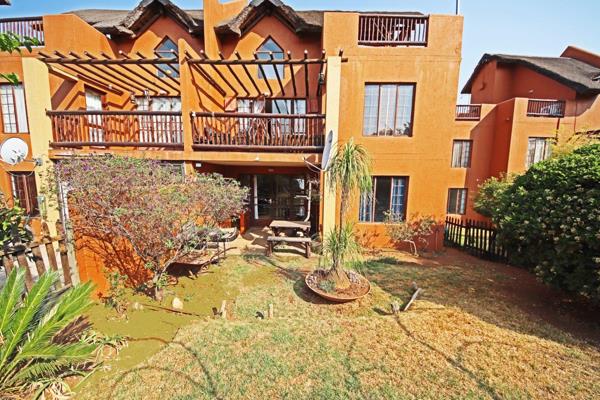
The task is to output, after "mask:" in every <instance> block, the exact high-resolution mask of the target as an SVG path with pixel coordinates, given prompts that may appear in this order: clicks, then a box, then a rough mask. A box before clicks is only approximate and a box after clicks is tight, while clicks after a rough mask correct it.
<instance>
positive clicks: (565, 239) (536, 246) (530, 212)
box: [493, 144, 600, 300]
mask: <svg viewBox="0 0 600 400" xmlns="http://www.w3.org/2000/svg"><path fill="white" fill-rule="evenodd" d="M493 220H494V222H495V224H496V225H497V226H498V228H499V239H500V240H501V242H502V243H503V244H504V245H505V246H506V248H507V249H508V251H509V255H510V257H511V261H512V262H514V263H516V264H517V265H523V266H527V267H530V268H532V269H533V270H534V271H535V273H536V274H537V275H538V276H539V277H540V278H541V279H542V280H543V281H545V282H547V283H549V284H552V285H554V286H557V287H560V288H563V289H566V290H569V291H572V292H577V293H580V294H583V295H585V296H588V297H590V298H593V299H596V300H600V144H595V145H590V146H585V147H581V148H579V149H577V150H575V151H574V152H572V153H569V154H565V155H562V156H559V157H556V158H552V159H549V160H546V161H543V162H540V163H537V164H535V165H533V166H532V167H531V168H530V169H529V170H528V171H527V172H526V173H525V174H523V175H521V176H519V177H517V178H515V180H514V183H513V184H512V185H511V186H510V187H509V188H508V189H507V190H506V191H505V192H504V193H503V195H502V196H501V198H500V201H499V203H498V206H497V209H496V210H495V211H494V213H493Z"/></svg>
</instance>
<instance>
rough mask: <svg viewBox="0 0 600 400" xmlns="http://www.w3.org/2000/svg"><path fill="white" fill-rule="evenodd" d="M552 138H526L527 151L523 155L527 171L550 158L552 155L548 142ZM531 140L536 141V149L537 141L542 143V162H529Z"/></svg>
mask: <svg viewBox="0 0 600 400" xmlns="http://www.w3.org/2000/svg"><path fill="white" fill-rule="evenodd" d="M552 139H553V138H552V137H550V136H529V137H527V151H526V153H525V167H526V168H527V169H529V168H531V166H532V165H534V164H537V163H539V162H542V161H544V160H547V159H548V158H550V156H551V155H552V147H550V143H549V142H550V140H552ZM532 140H535V141H536V147H537V142H538V141H544V158H543V159H542V160H538V161H535V160H534V161H532V162H530V159H529V153H530V148H529V146H530V143H531V141H532ZM534 154H535V150H534Z"/></svg>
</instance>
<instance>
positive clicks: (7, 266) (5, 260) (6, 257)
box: [2, 253, 15, 276]
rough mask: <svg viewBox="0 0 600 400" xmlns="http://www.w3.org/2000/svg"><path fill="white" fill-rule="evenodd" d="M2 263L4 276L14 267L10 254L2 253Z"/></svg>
mask: <svg viewBox="0 0 600 400" xmlns="http://www.w3.org/2000/svg"><path fill="white" fill-rule="evenodd" d="M2 265H4V271H6V276H8V275H10V273H11V271H12V270H13V268H14V267H15V264H14V262H13V259H12V257H11V256H10V254H8V253H4V254H3V255H2Z"/></svg>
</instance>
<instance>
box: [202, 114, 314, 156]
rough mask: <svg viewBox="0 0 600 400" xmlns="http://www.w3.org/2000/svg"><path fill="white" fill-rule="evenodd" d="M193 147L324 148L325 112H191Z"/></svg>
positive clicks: (240, 148)
mask: <svg viewBox="0 0 600 400" xmlns="http://www.w3.org/2000/svg"><path fill="white" fill-rule="evenodd" d="M192 126H193V135H194V148H196V149H215V148H223V149H235V150H239V151H252V150H263V151H286V152H287V151H289V152H294V151H306V152H318V151H322V150H323V144H324V137H325V116H324V115H323V114H301V115H300V114H298V115H295V114H251V113H210V112H197V113H192Z"/></svg>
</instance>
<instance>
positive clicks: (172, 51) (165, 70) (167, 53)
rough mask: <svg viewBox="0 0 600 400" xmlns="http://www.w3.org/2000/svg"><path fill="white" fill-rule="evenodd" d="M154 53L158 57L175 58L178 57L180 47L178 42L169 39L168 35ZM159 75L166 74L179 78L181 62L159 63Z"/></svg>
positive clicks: (157, 66)
mask: <svg viewBox="0 0 600 400" xmlns="http://www.w3.org/2000/svg"><path fill="white" fill-rule="evenodd" d="M154 53H155V54H156V56H157V57H160V58H173V57H177V54H178V49H177V43H175V42H174V41H172V40H171V39H169V38H168V37H166V38H164V39H163V41H162V42H160V44H159V45H158V46H156V48H155V49H154ZM156 68H157V72H156V73H157V75H158V76H159V77H161V78H162V77H164V76H165V75H166V74H169V76H172V77H173V78H179V63H175V64H171V65H168V64H157V65H156Z"/></svg>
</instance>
